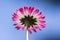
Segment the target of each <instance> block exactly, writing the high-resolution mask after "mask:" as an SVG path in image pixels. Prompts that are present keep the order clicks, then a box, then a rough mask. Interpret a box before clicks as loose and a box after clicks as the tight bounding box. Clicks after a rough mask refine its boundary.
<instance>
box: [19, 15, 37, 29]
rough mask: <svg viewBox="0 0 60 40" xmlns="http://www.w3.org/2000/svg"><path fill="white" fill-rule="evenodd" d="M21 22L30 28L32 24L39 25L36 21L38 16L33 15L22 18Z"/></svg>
mask: <svg viewBox="0 0 60 40" xmlns="http://www.w3.org/2000/svg"><path fill="white" fill-rule="evenodd" d="M20 22H21V23H22V24H21V25H25V26H26V27H27V29H28V28H30V26H32V27H33V25H37V24H36V22H37V20H36V18H33V16H29V15H28V16H24V18H21V19H20Z"/></svg>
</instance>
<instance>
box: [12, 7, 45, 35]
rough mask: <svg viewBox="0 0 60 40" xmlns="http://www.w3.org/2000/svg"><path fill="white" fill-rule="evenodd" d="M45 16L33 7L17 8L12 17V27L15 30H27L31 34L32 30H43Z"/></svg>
mask: <svg viewBox="0 0 60 40" xmlns="http://www.w3.org/2000/svg"><path fill="white" fill-rule="evenodd" d="M44 18H45V16H43V15H42V12H40V11H39V10H38V9H36V10H35V9H34V7H24V8H19V9H18V10H17V11H16V12H15V13H14V14H13V15H12V20H13V21H14V22H15V23H14V24H13V25H14V26H15V28H16V29H17V30H19V29H23V30H25V29H26V30H28V32H29V33H30V34H31V33H32V30H33V31H34V32H36V30H41V29H42V28H45V20H44Z"/></svg>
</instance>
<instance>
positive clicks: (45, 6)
mask: <svg viewBox="0 0 60 40" xmlns="http://www.w3.org/2000/svg"><path fill="white" fill-rule="evenodd" d="M24 6H28V7H29V6H33V7H35V9H39V10H40V11H42V12H43V15H44V16H46V18H45V20H46V28H44V29H42V31H39V30H38V31H37V32H36V33H35V32H33V33H32V34H31V35H30V34H29V40H60V4H59V3H58V5H57V4H55V3H53V2H52V3H51V2H48V1H43V0H42V1H41V0H0V40H26V38H25V36H26V35H25V34H26V32H25V31H23V30H16V29H15V28H14V26H13V21H12V14H13V13H14V12H16V10H17V9H18V8H21V7H24Z"/></svg>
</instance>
